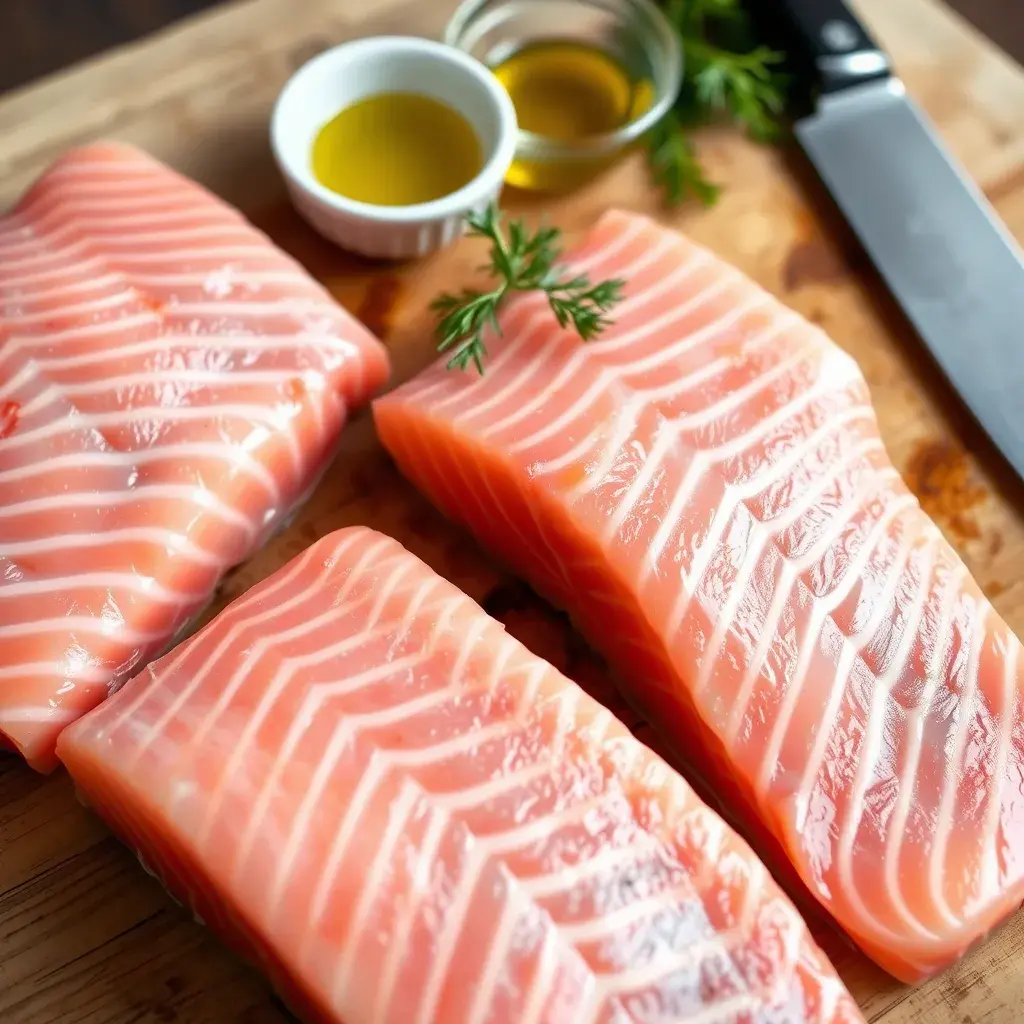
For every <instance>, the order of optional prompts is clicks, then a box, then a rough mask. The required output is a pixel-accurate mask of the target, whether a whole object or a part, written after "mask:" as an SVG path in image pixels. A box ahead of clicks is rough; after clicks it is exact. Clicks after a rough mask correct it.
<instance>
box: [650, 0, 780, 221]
mask: <svg viewBox="0 0 1024 1024" xmlns="http://www.w3.org/2000/svg"><path fill="white" fill-rule="evenodd" d="M663 7H664V8H665V13H666V15H667V16H668V19H669V21H670V22H671V23H672V24H673V26H674V27H675V29H676V31H677V32H678V33H679V38H680V41H681V43H682V47H683V68H684V70H683V85H682V88H681V90H680V93H679V98H678V100H677V101H676V104H675V106H674V107H673V109H672V110H671V111H669V113H668V115H667V116H666V117H665V118H663V119H662V121H661V122H660V123H659V124H658V125H656V126H655V128H654V129H653V130H652V131H651V134H650V138H649V160H650V165H651V171H652V174H653V176H654V179H655V181H656V182H657V183H658V184H659V185H660V186H661V187H662V189H663V191H664V194H665V199H666V200H667V202H668V203H669V204H670V205H675V204H677V203H680V202H682V201H683V200H684V199H685V198H687V196H693V197H694V198H695V199H697V200H699V201H700V202H701V203H703V204H704V205H705V206H710V205H711V204H712V203H714V201H715V200H716V199H717V198H718V191H719V190H718V187H717V186H716V185H714V184H713V183H711V182H710V181H708V179H707V177H706V176H705V174H704V170H703V168H702V167H701V165H700V161H699V160H698V159H697V155H696V152H695V150H694V147H693V143H692V140H691V137H690V132H691V130H692V129H693V128H696V127H698V126H700V125H705V124H709V123H712V122H715V121H721V120H731V121H732V122H734V123H735V124H737V125H739V126H740V127H741V128H743V129H744V130H745V131H746V132H748V133H749V134H750V136H751V137H752V138H755V139H757V140H759V141H767V140H769V139H771V138H774V137H775V135H776V134H777V132H778V130H779V116H780V115H781V113H782V110H783V106H784V103H785V79H784V77H783V76H782V75H781V74H780V73H779V64H780V63H781V62H782V60H783V55H782V54H781V53H779V52H778V51H776V50H772V49H771V48H769V47H767V46H758V45H756V44H755V42H754V39H753V30H752V26H751V22H750V17H749V15H748V14H747V12H746V11H745V10H744V9H743V7H742V6H741V5H740V0H663Z"/></svg>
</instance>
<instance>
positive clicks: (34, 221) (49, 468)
mask: <svg viewBox="0 0 1024 1024" xmlns="http://www.w3.org/2000/svg"><path fill="white" fill-rule="evenodd" d="M387 374H388V362H387V356H386V353H385V350H384V349H383V346H381V344H380V343H379V342H378V341H377V340H376V339H375V338H374V337H373V336H372V335H371V334H370V333H369V332H368V331H367V330H366V329H365V328H364V327H362V326H361V325H360V324H359V323H358V322H357V321H356V320H355V319H354V318H353V317H351V316H350V315H349V314H348V313H346V312H345V311H344V310H343V309H341V307H339V306H338V305H337V304H336V303H335V302H334V300H333V299H332V298H331V297H330V295H329V294H328V293H327V292H326V291H324V290H323V289H322V288H321V287H320V286H319V285H318V284H317V283H316V282H315V281H313V279H312V278H311V277H309V275H308V274H307V273H306V272H305V271H304V270H303V269H302V268H301V267H300V266H299V265H298V264H297V263H296V262H295V261H294V260H293V259H291V258H290V257H289V256H286V255H285V254H284V253H283V252H281V251H280V250H279V249H277V248H276V246H274V245H273V243H272V242H271V241H270V240H269V239H268V238H267V237H266V236H265V235H263V234H262V233H260V232H259V231H257V230H256V229H255V228H253V227H252V226H251V225H250V224H248V223H247V222H246V221H245V220H244V219H243V218H242V216H241V214H239V213H238V212H236V211H235V210H234V209H232V208H231V207H229V206H228V205H227V204H226V203H224V202H222V201H221V200H219V199H217V198H216V197H214V196H213V195H211V194H210V193H208V192H206V191H205V190H204V189H203V188H201V187H200V186H199V185H197V184H195V183H194V182H191V181H189V180H188V179H186V178H183V177H181V176H180V175H178V174H176V173H174V172H173V171H171V170H170V169H169V168H167V167H164V166H163V165H162V164H160V163H158V162H157V161H155V160H153V159H152V158H150V157H149V156H147V155H146V154H144V153H142V152H140V151H139V150H136V149H133V148H131V147H128V146H124V145H120V144H112V143H111V144H106V143H100V144H96V145H91V146H87V147H84V148H81V149H77V150H74V151H72V152H71V153H69V154H67V155H66V156H64V157H63V158H61V159H60V160H58V161H57V162H56V163H55V164H54V165H53V166H52V167H51V168H50V170H49V171H47V172H46V173H45V174H44V175H43V176H42V177H41V178H40V179H39V180H38V181H37V182H36V184H35V185H34V186H32V188H30V189H29V191H28V192H27V193H26V195H25V196H24V197H23V199H22V200H21V201H20V202H19V203H18V204H17V206H15V208H14V209H13V210H12V211H11V212H10V213H9V214H7V215H5V216H3V217H0V747H4V746H6V747H9V748H11V749H13V750H16V751H19V752H20V753H21V754H22V755H23V756H24V757H25V758H26V759H27V761H28V762H29V764H31V765H32V766H33V767H35V768H37V769H39V770H41V771H48V770H50V769H52V768H53V767H54V766H55V764H56V761H55V757H54V745H55V742H56V739H57V735H58V733H59V732H60V730H61V729H63V728H64V727H65V726H66V725H68V724H69V723H70V722H72V721H74V720H75V719H76V718H77V717H78V716H79V715H81V714H83V713H84V712H85V711H88V710H89V709H90V708H92V707H94V706H95V705H96V704H97V703H99V701H101V700H103V699H104V698H105V697H106V696H107V695H108V694H109V693H110V692H112V691H113V690H115V689H116V688H117V687H118V686H119V685H120V684H121V683H122V682H123V681H124V679H125V678H127V677H128V676H130V675H131V674H133V673H134V672H137V671H139V669H140V668H141V667H142V666H143V665H144V664H145V662H146V661H147V660H148V659H150V658H152V657H155V656H156V655H157V654H159V653H160V652H161V651H162V650H166V648H167V646H168V643H169V642H170V641H171V639H172V638H173V637H174V636H175V634H176V633H178V631H179V630H181V629H182V628H183V627H185V626H186V625H187V624H188V623H189V622H190V621H191V620H192V619H193V618H194V617H195V615H196V614H197V613H198V611H200V610H201V609H202V607H203V606H204V605H205V604H206V603H207V602H208V601H209V599H210V598H211V597H212V594H213V591H214V588H215V586H216V584H217V582H218V580H219V579H220V577H221V575H222V574H223V573H224V572H225V570H227V569H229V568H230V567H232V566H233V565H235V564H237V563H238V562H239V561H241V560H242V559H244V558H245V557H246V556H247V554H248V553H249V552H251V551H252V550H254V549H255V547H256V546H258V545H259V544H260V543H261V541H262V540H263V539H264V538H265V537H266V536H267V534H268V533H269V532H270V531H271V530H272V529H274V528H275V527H276V526H278V525H279V524H280V523H281V521H282V520H283V519H284V518H285V517H286V516H287V515H288V514H289V513H290V512H291V511H292V510H293V509H294V508H295V507H296V506H297V505H298V504H299V503H300V502H301V500H302V499H303V498H304V497H305V495H306V494H307V493H308V491H309V490H310V489H311V487H312V486H313V485H314V483H315V482H316V480H317V478H318V476H319V475H320V473H321V472H322V470H323V469H324V467H325V466H326V464H327V461H328V459H329V457H330V456H331V455H332V454H333V451H334V449H335V446H336V441H337V438H338V435H339V433H340V431H341V428H342V425H343V423H344V421H345V417H346V413H347V410H349V409H350V408H352V407H353V406H357V405H359V404H361V403H363V402H365V401H366V400H367V399H368V398H369V397H370V396H371V395H372V393H373V392H374V391H376V390H377V389H378V387H379V386H380V385H381V384H382V383H383V382H384V380H385V378H386V377H387Z"/></svg>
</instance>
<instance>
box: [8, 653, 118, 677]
mask: <svg viewBox="0 0 1024 1024" xmlns="http://www.w3.org/2000/svg"><path fill="white" fill-rule="evenodd" d="M113 671H114V670H113V669H111V668H104V667H103V666H101V665H83V664H75V663H74V661H73V660H72V659H70V658H69V659H68V660H67V661H21V662H18V663H17V664H15V665H0V679H20V678H22V677H28V676H46V677H47V678H50V679H52V678H53V676H59V677H60V678H62V679H70V680H73V681H74V682H76V683H108V682H109V681H110V676H111V673H112V672H113Z"/></svg>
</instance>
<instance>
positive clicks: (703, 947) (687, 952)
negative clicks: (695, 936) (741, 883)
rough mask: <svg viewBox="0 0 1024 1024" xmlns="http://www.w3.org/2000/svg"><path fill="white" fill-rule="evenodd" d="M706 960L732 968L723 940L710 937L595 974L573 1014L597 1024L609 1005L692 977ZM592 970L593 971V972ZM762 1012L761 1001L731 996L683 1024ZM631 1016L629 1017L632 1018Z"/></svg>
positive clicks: (752, 996) (749, 996) (706, 1023)
mask: <svg viewBox="0 0 1024 1024" xmlns="http://www.w3.org/2000/svg"><path fill="white" fill-rule="evenodd" d="M709 958H717V959H720V960H722V961H729V962H730V965H731V960H730V955H729V948H728V945H727V944H726V940H725V939H724V938H723V937H722V936H720V935H717V934H716V935H713V936H711V937H709V938H708V939H707V940H706V941H704V942H699V943H696V944H694V945H691V946H688V947H687V948H686V949H683V950H675V951H673V952H672V954H671V955H670V956H664V957H661V958H658V959H655V960H654V961H653V962H651V963H648V964H645V965H644V966H643V967H633V968H630V967H624V968H623V970H621V971H620V972H618V973H616V974H597V973H596V972H595V977H594V988H593V991H592V993H591V994H590V1000H588V1002H587V1004H586V1005H585V1006H580V1007H579V1008H578V1009H577V1010H576V1013H577V1014H578V1016H577V1017H576V1020H577V1021H579V1022H580V1024H583V1022H588V1024H597V1022H600V1021H603V1020H606V1019H607V1018H606V1017H604V1011H606V1010H607V1009H608V1003H609V1002H610V1001H612V1000H615V999H617V998H620V997H622V996H624V995H627V994H628V993H630V992H635V991H637V990H640V989H644V988H648V987H649V986H651V985H655V984H657V983H658V982H659V981H663V980H666V979H668V978H671V976H672V975H673V974H674V973H676V972H678V971H686V972H687V973H688V974H692V973H693V971H694V969H695V968H697V967H698V966H699V965H700V964H701V963H702V962H703V961H704V960H706V959H709ZM733 966H734V965H733ZM591 970H592V971H593V968H591ZM736 973H737V975H739V977H740V978H742V975H741V974H740V973H739V969H738V968H736ZM761 1008H762V1000H761V997H760V996H759V995H757V994H754V993H751V992H749V991H748V992H744V993H743V994H741V995H738V996H733V997H732V998H730V999H729V1000H727V1001H726V1003H725V1005H724V1006H723V1004H722V1003H715V1004H712V1005H711V1006H710V1007H708V1008H707V1009H705V1010H703V1011H701V1012H699V1013H695V1014H692V1015H687V1017H686V1024H694V1022H695V1021H699V1022H701V1024H711V1022H722V1024H724V1022H727V1021H733V1020H740V1019H742V1018H743V1016H744V1014H747V1013H749V1014H751V1016H752V1015H753V1014H754V1013H755V1012H756V1011H757V1010H758V1009H761ZM582 1011H585V1013H584V1012H582ZM630 1016H631V1017H632V1014H631V1015H630Z"/></svg>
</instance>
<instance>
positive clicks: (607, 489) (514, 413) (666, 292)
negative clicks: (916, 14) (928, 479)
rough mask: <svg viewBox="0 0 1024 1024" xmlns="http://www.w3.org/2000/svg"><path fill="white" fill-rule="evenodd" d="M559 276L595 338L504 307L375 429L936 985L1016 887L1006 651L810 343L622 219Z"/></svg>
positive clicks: (1012, 900)
mask: <svg viewBox="0 0 1024 1024" xmlns="http://www.w3.org/2000/svg"><path fill="white" fill-rule="evenodd" d="M568 266H569V268H570V269H571V270H572V271H577V272H583V271H587V272H589V273H590V274H591V275H592V277H593V278H594V279H598V278H605V277H610V276H615V277H621V278H624V279H625V280H626V281H627V282H628V285H627V297H626V299H625V300H624V301H623V303H622V304H621V306H619V307H618V308H617V310H616V312H615V316H616V323H615V325H614V326H613V327H612V328H611V329H610V330H608V331H607V332H606V333H605V334H604V335H602V336H601V339H600V340H598V341H595V342H592V343H590V344H587V345H583V344H581V343H580V342H579V340H578V338H576V337H574V336H573V335H571V334H570V333H568V332H566V331H563V330H560V329H559V328H558V327H557V325H556V324H554V323H553V319H552V317H551V316H550V314H549V313H548V311H547V310H546V309H545V308H544V306H543V304H542V303H543V300H542V299H541V298H539V297H538V296H536V295H527V296H523V297H521V298H519V299H517V300H516V301H515V302H512V303H510V304H509V305H508V307H507V308H506V309H505V311H504V312H503V314H502V316H501V326H502V330H503V339H496V338H492V339H491V343H490V348H491V350H492V355H491V358H490V360H489V362H488V363H487V365H486V367H485V371H486V372H485V375H484V376H483V377H477V376H476V375H470V374H463V373H458V372H447V371H446V370H445V368H444V364H443V361H441V362H439V363H437V364H436V365H434V366H433V367H431V368H430V369H428V370H426V371H425V372H424V373H422V374H420V375H419V376H418V377H416V378H415V379H414V380H412V381H410V382H409V383H407V384H405V385H403V386H402V387H400V388H398V389H397V390H396V391H394V392H392V393H391V394H389V395H387V396H385V397H383V398H382V399H380V400H379V401H378V402H377V403H376V405H375V409H374V412H375V417H376V421H377V425H378V429H379V432H380V435H381V438H382V439H383V441H384V443H385V445H386V447H387V448H388V449H389V450H390V451H391V453H392V454H393V455H394V457H395V459H396V460H397V461H398V463H399V465H400V467H401V468H402V470H403V471H404V472H405V474H406V475H407V476H408V477H409V478H410V479H411V480H413V481H414V482H415V483H416V484H417V485H418V486H419V487H420V488H421V489H422V490H423V491H424V492H425V493H426V494H427V495H428V496H429V497H430V498H431V499H432V500H433V501H434V502H435V504H437V505H438V506H439V507H440V508H441V509H443V510H444V511H445V512H446V513H447V514H448V515H449V516H450V517H451V518H453V519H455V520H457V521H458V522H460V523H463V524H465V525H466V526H467V527H469V528H470V529H471V530H472V531H473V532H474V534H475V535H476V536H477V537H478V538H479V539H480V540H481V541H482V542H483V543H484V544H485V545H486V546H487V547H489V548H490V549H492V550H493V551H494V552H496V553H498V554H499V555H500V556H501V557H503V558H504V560H505V561H506V562H507V563H508V564H509V565H511V566H513V567H514V568H515V569H516V570H517V571H520V572H521V573H522V574H523V575H524V576H525V577H526V578H527V579H528V580H529V581H531V582H532V584H533V585H534V586H535V587H536V588H537V589H538V590H540V591H541V592H542V593H543V594H545V595H546V596H548V597H549V598H550V600H552V601H553V602H554V603H556V604H558V605H560V606H562V607H564V608H566V609H568V610H569V611H570V613H571V614H572V615H573V616H574V618H575V620H576V621H577V623H578V625H579V627H580V628H581V630H582V631H583V633H584V634H585V635H586V636H587V637H588V638H589V639H590V641H591V642H592V643H593V644H594V646H595V647H596V648H598V649H599V650H600V651H601V652H602V653H603V654H604V655H605V656H606V657H607V659H608V660H609V662H610V663H611V665H612V667H613V668H614V669H615V670H616V672H617V675H618V676H619V678H620V681H621V684H622V685H623V687H624V688H625V689H626V690H627V692H628V693H630V694H631V695H633V696H634V697H635V698H636V699H637V700H638V701H639V702H640V704H641V706H643V707H645V708H646V709H647V710H648V712H649V713H650V714H651V716H652V717H653V719H654V720H655V721H656V722H657V723H658V724H659V725H660V727H661V728H662V729H663V730H664V731H665V732H666V733H667V734H668V736H669V737H670V739H671V740H672V741H673V742H674V744H675V746H676V748H677V749H678V750H681V751H684V752H686V754H687V755H688V756H690V757H696V758H698V759H699V762H700V763H699V767H700V769H701V770H702V771H704V772H705V773H706V774H707V775H709V776H710V778H711V780H712V781H713V783H714V784H715V785H716V787H717V789H718V792H719V794H720V796H721V797H722V799H723V801H724V802H725V803H726V804H727V805H728V806H729V807H730V808H732V809H733V810H735V812H736V813H737V814H738V815H739V816H740V817H741V818H742V819H743V822H744V825H745V827H746V829H747V830H748V832H749V834H750V835H751V837H752V840H753V842H754V844H755V846H757V847H758V848H759V849H761V851H762V852H763V853H764V854H765V855H766V856H769V858H776V859H777V860H778V861H779V863H785V862H787V861H788V864H789V865H790V870H791V871H792V870H795V873H796V875H798V877H799V879H800V880H801V882H802V884H803V885H805V886H806V887H807V889H809V890H810V892H811V893H813V894H814V896H816V897H817V899H818V900H820V902H821V903H822V904H823V905H824V906H825V907H826V908H827V909H828V910H829V911H830V912H831V914H832V915H833V917H834V918H835V920H836V921H838V922H839V923H840V924H841V925H842V926H843V928H844V929H846V931H847V932H848V933H849V934H850V935H851V936H852V937H853V938H854V939H855V940H856V941H857V942H858V943H859V944H860V945H861V946H862V947H863V948H864V950H865V951H867V952H868V953H869V954H870V955H871V956H872V957H874V959H875V960H877V961H878V963H879V964H881V965H882V966H883V967H884V968H886V969H887V970H888V971H890V972H891V973H893V974H894V975H896V976H897V977H899V978H902V979H905V980H916V979H920V978H922V977H924V976H926V975H929V974H932V973H934V972H936V971H938V970H941V969H942V968H943V967H945V966H946V965H948V964H950V963H951V962H953V961H954V960H956V958H957V957H959V956H961V955H962V954H963V953H964V952H965V950H967V949H968V947H970V946H971V944H972V943H974V942H975V941H976V940H978V939H979V938H980V937H982V936H983V935H984V934H985V933H986V932H987V931H988V930H989V929H990V928H992V927H993V926H994V925H995V924H996V923H997V922H999V921H1000V920H1001V919H1002V918H1004V917H1005V916H1006V915H1008V914H1009V913H1011V912H1012V911H1013V910H1015V909H1016V908H1017V907H1018V905H1019V904H1020V902H1021V899H1022V893H1024V877H1022V876H1024V782H1022V779H1024V718H1022V714H1021V710H1022V709H1021V701H1020V687H1021V646H1020V643H1019V642H1018V640H1017V638H1016V637H1015V636H1014V635H1013V633H1012V632H1011V631H1010V629H1009V628H1008V627H1007V625H1006V624H1005V623H1004V622H1003V621H1002V620H1001V619H1000V618H999V616H998V615H997V614H996V613H995V611H994V610H993V609H992V607H991V605H990V604H989V602H988V601H987V600H986V599H985V597H984V596H983V595H982V593H981V592H980V590H979V588H978V587H977V585H976V584H975V583H974V581H973V580H972V579H971V578H970V576H969V574H968V572H967V570H966V568H965V567H964V565H963V563H962V562H961V561H960V559H959V558H958V556H957V555H956V553H955V552H954V551H953V549H952V548H951V547H950V546H949V545H948V544H947V543H946V542H945V541H944V540H943V538H942V536H941V534H940V532H939V530H938V529H937V528H936V526H935V525H934V524H933V523H932V522H931V520H930V519H929V518H928V517H927V516H926V515H925V514H924V513H923V512H922V511H921V509H920V507H919V506H918V504H917V502H916V501H915V499H914V497H913V496H912V495H911V494H910V493H909V491H908V490H907V488H906V487H905V486H904V484H903V482H902V481H901V479H900V477H899V474H898V473H897V472H896V470H895V469H894V468H893V466H892V465H891V463H890V461H889V459H888V457H887V455H886V452H885V450H884V448H883V445H882V442H881V439H880V437H879V433H878V426H877V422H876V418H875V415H874V411H873V408H872V405H871V402H870V398H869V395H868V389H867V386H866V384H865V381H864V379H863V377H862V375H861V373H860V371H859V370H858V368H857V366H856V365H855V363H854V362H853V360H852V359H851V358H849V357H848V356H847V355H846V354H844V353H843V352H842V351H841V350H840V349H839V348H838V347H837V346H836V345H834V344H833V343H832V342H831V341H830V340H829V339H828V338H827V337H826V336H825V335H824V334H823V333H822V332H821V331H820V330H818V329H817V328H816V327H814V326H812V325H811V324H809V323H807V322H806V321H805V320H803V319H802V318H801V317H800V316H798V315H797V314H796V313H794V312H793V311H791V310H789V309H787V308H786V307H784V306H783V305H782V304H781V303H780V302H778V301H777V300H776V299H775V298H773V297H772V296H770V295H769V294H768V293H766V292H765V291H763V290H762V289H761V288H759V287H758V286H756V285H755V284H754V283H753V282H751V281H750V280H748V279H746V278H745V277H744V276H743V275H742V274H740V273H739V272H738V271H737V270H735V269H734V268H732V267H730V266H729V265H727V264H726V263H724V262H723V261H721V260H720V259H718V258H716V257H715V256H713V255H712V254H711V253H709V252H707V251H705V250H704V249H702V248H700V247H698V246H696V245H693V244H691V243H690V242H688V241H687V240H686V239H684V238H682V237H681V236H680V235H678V234H677V233H675V232H672V231H669V230H665V229H663V228H660V227H658V226H657V225H655V224H654V223H651V222H650V221H648V220H646V219H643V218H641V217H637V216H632V215H628V214H625V213H620V212H612V213H609V214H607V215H606V216H604V217H603V218H602V219H601V220H600V221H599V222H598V224H597V225H596V226H595V227H594V228H593V229H592V230H591V231H590V233H589V234H588V235H587V236H586V237H585V239H584V240H583V241H582V243H581V245H580V247H579V248H578V249H577V250H576V251H575V253H573V254H572V255H571V257H570V258H569V260H568ZM779 854H784V856H778V855H779ZM770 862H771V863H773V866H774V860H772V861H770Z"/></svg>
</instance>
